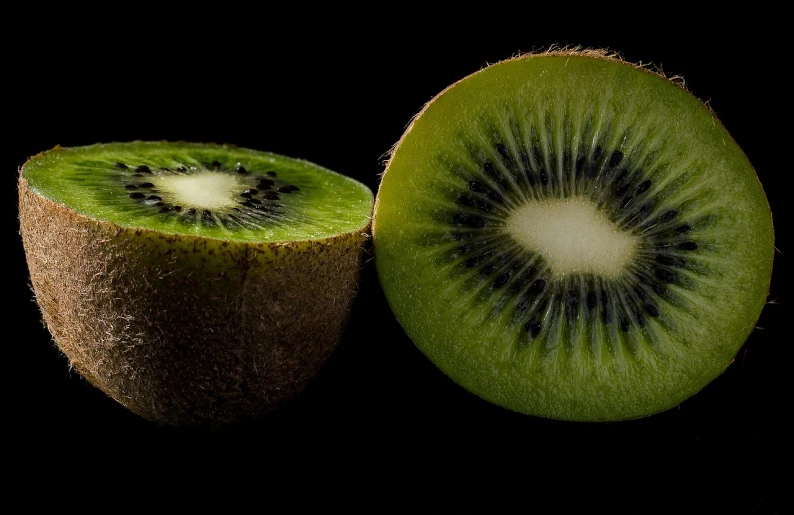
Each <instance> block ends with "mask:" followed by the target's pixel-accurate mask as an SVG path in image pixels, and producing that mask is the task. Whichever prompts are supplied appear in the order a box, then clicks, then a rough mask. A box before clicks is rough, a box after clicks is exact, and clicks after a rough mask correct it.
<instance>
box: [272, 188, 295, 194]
mask: <svg viewBox="0 0 794 515" xmlns="http://www.w3.org/2000/svg"><path fill="white" fill-rule="evenodd" d="M276 191H278V192H280V193H290V194H292V189H291V188H290V187H289V186H280V187H278V188H276Z"/></svg>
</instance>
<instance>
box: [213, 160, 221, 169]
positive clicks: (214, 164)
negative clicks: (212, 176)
mask: <svg viewBox="0 0 794 515" xmlns="http://www.w3.org/2000/svg"><path fill="white" fill-rule="evenodd" d="M210 166H212V167H213V168H220V167H221V162H220V161H213V162H212V163H211V164H210Z"/></svg>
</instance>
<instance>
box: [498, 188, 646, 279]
mask: <svg viewBox="0 0 794 515" xmlns="http://www.w3.org/2000/svg"><path fill="white" fill-rule="evenodd" d="M506 229H507V232H508V233H509V234H510V235H511V236H513V238H515V239H516V240H517V241H518V242H519V243H521V244H522V245H524V246H525V247H526V248H527V249H528V250H530V251H532V252H536V253H538V254H540V255H541V256H542V257H543V258H544V259H545V260H546V262H547V263H548V265H549V267H550V268H551V269H552V271H553V272H554V273H555V274H556V275H561V276H562V275H568V274H579V273H595V274H598V275H600V276H601V277H617V276H619V275H620V274H621V273H622V271H623V270H624V269H625V268H626V266H627V265H628V264H629V263H630V261H631V258H632V257H633V256H634V252H635V250H636V247H637V241H638V240H637V237H636V236H633V235H632V234H630V233H628V232H625V231H622V230H621V229H620V228H618V227H617V226H616V225H615V224H614V223H612V222H611V221H610V220H609V218H608V217H607V216H606V214H605V213H603V212H601V210H599V209H598V206H596V204H594V203H593V202H592V201H590V200H588V199H585V198H577V197H574V198H568V199H555V200H536V201H529V202H527V203H526V204H523V205H521V206H519V207H517V208H516V209H514V210H513V212H512V213H511V215H510V217H509V218H508V220H507V223H506Z"/></svg>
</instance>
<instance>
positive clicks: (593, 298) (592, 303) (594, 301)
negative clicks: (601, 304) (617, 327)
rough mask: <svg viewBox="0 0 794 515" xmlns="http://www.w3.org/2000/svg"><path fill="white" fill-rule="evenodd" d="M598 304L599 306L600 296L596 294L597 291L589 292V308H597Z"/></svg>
mask: <svg viewBox="0 0 794 515" xmlns="http://www.w3.org/2000/svg"><path fill="white" fill-rule="evenodd" d="M596 306H598V296H597V295H596V292H594V291H589V292H587V309H589V310H590V311H592V310H594V309H595V308H596Z"/></svg>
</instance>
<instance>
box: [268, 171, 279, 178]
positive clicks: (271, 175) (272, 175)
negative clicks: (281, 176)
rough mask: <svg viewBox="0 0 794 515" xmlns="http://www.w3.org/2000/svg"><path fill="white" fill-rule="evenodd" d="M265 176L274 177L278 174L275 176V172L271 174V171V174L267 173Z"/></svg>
mask: <svg viewBox="0 0 794 515" xmlns="http://www.w3.org/2000/svg"><path fill="white" fill-rule="evenodd" d="M267 175H268V176H269V177H276V176H277V175H278V174H277V173H276V172H272V171H271V172H267Z"/></svg>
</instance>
